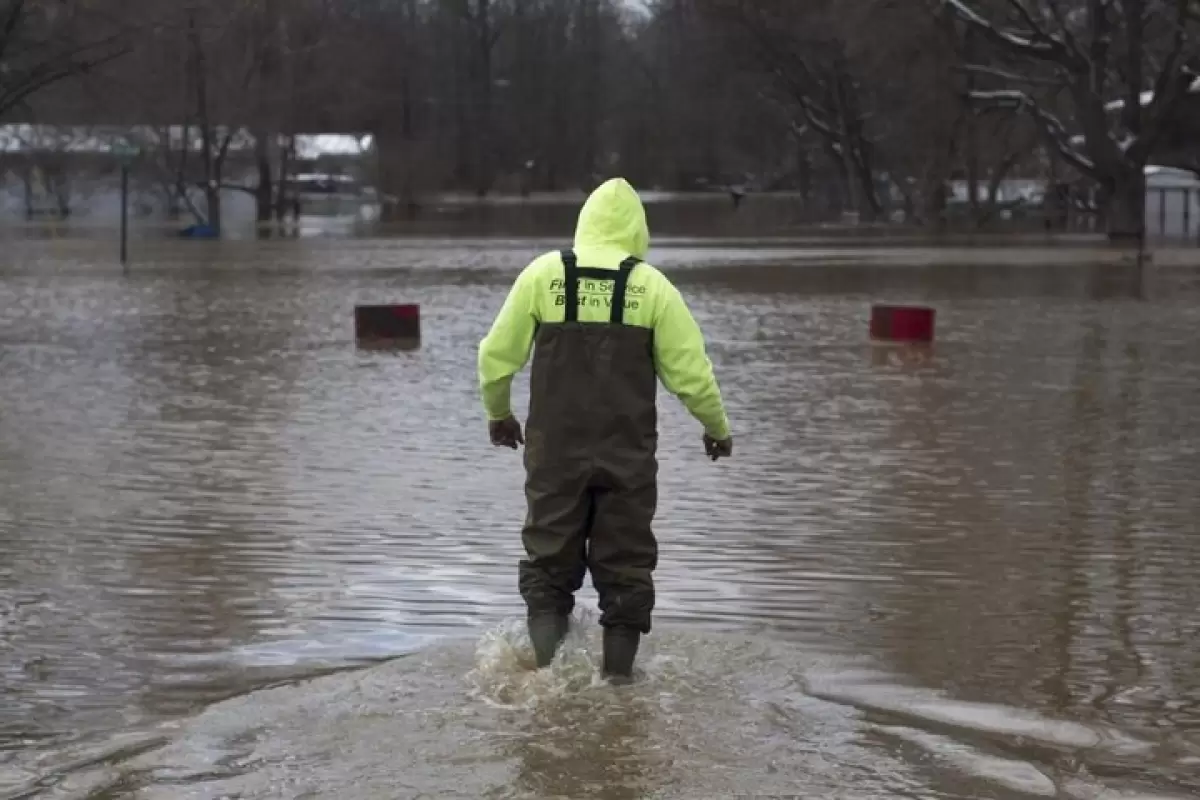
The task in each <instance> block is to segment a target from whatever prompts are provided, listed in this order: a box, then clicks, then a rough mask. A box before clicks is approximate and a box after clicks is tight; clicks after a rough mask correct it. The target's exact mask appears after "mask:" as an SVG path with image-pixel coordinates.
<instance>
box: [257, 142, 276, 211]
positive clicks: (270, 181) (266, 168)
mask: <svg viewBox="0 0 1200 800" xmlns="http://www.w3.org/2000/svg"><path fill="white" fill-rule="evenodd" d="M270 138H271V137H270V136H268V135H267V134H265V133H263V132H261V131H259V132H258V133H256V134H255V136H254V159H255V161H256V162H258V186H257V187H256V188H255V190H254V205H255V212H256V214H255V217H256V219H257V221H258V222H259V223H263V222H270V221H271V212H272V211H273V210H274V208H273V206H274V203H275V179H274V176H273V175H272V174H271V146H270V144H271V142H270Z"/></svg>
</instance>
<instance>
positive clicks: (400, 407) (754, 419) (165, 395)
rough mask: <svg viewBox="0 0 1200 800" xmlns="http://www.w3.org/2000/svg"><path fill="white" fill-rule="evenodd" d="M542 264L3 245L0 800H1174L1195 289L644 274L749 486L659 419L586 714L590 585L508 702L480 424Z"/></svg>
mask: <svg viewBox="0 0 1200 800" xmlns="http://www.w3.org/2000/svg"><path fill="white" fill-rule="evenodd" d="M551 244H553V243H552V242H548V241H547V242H542V241H537V242H535V241H530V240H508V241H500V240H498V241H481V240H476V241H469V240H464V241H456V242H449V241H436V240H407V241H406V240H337V239H324V240H299V241H286V240H284V241H270V242H258V243H256V242H240V243H226V244H220V245H214V244H208V243H176V244H172V243H158V244H153V243H147V242H138V243H137V246H136V247H135V261H134V263H133V264H132V265H131V270H130V274H129V275H128V276H124V277H123V276H122V275H121V274H120V270H119V268H116V267H114V265H113V263H112V261H113V259H112V257H111V254H110V253H107V252H104V251H102V248H101V245H100V244H98V243H97V242H95V241H86V242H85V241H76V242H71V241H62V240H42V241H36V240H28V241H22V242H6V243H4V247H3V250H2V252H0V547H2V551H0V552H2V555H0V798H41V797H45V798H93V799H95V800H98V799H100V798H146V799H150V798H154V799H156V800H157V798H211V799H212V800H216V798H235V797H236V798H338V799H339V800H354V799H355V798H419V797H429V798H433V797H438V798H442V797H462V798H542V797H545V798H550V797H554V798H604V799H605V800H608V799H611V800H626V799H627V798H628V799H630V800H632V799H634V798H725V797H737V796H743V797H754V796H757V797H821V798H864V799H865V798H962V799H963V800H967V799H970V800H975V799H976V798H994V799H999V800H1024V799H1025V798H1042V797H1045V798H1081V799H1086V800H1092V799H1093V798H1124V799H1132V798H1145V799H1147V800H1149V799H1150V798H1153V799H1154V800H1161V799H1165V798H1187V797H1197V796H1200V617H1198V616H1197V608H1198V607H1200V537H1198V535H1197V534H1200V403H1198V402H1197V401H1198V399H1200V351H1198V350H1197V348H1196V331H1197V330H1200V272H1196V271H1191V270H1188V269H1180V268H1173V269H1171V268H1151V269H1150V270H1149V272H1148V273H1147V274H1146V275H1144V276H1137V275H1135V274H1132V273H1131V270H1130V269H1129V268H1126V267H1121V266H1111V265H1110V266H1108V267H1104V268H1089V267H1085V266H1079V265H1076V266H1065V267H1064V266H1060V267H1054V268H1034V267H1008V268H1002V267H987V268H980V267H978V266H973V265H972V264H971V263H970V262H964V263H960V264H957V265H951V266H937V265H934V266H927V267H924V268H922V269H906V268H904V267H900V266H886V267H879V266H873V267H869V268H868V267H861V266H855V265H853V264H838V265H834V266H822V265H821V264H820V263H819V258H814V255H813V251H812V250H811V249H810V250H808V251H807V252H798V251H796V252H791V253H790V254H789V253H788V252H786V251H785V250H784V249H781V246H778V245H777V246H773V248H771V249H761V250H755V249H753V248H745V247H742V246H740V245H739V246H731V245H728V244H727V245H724V246H711V243H710V245H709V246H705V247H699V246H696V245H689V244H686V243H683V244H680V243H675V244H672V243H671V242H667V243H665V244H660V245H659V246H658V247H657V249H656V250H655V252H654V253H653V257H654V260H655V261H656V262H657V263H659V264H660V265H662V266H663V267H664V268H665V269H668V270H669V271H670V273H671V274H672V275H673V276H675V278H676V279H677V281H678V283H679V285H680V287H681V288H682V290H683V291H684V292H685V294H686V296H687V298H688V300H689V302H690V303H691V305H692V307H693V310H694V312H695V314H696V316H697V318H698V319H699V320H700V322H701V324H702V325H703V326H704V328H705V330H706V332H707V335H708V337H709V340H710V349H711V354H712V357H713V360H714V362H715V363H716V365H717V370H718V374H719V376H720V378H721V380H722V382H723V386H724V391H725V394H726V398H727V401H728V405H729V410H730V414H731V416H732V420H733V426H734V430H735V437H736V456H735V458H734V459H732V460H730V461H727V462H726V461H722V462H720V463H718V464H712V463H710V462H708V461H707V460H705V459H704V457H703V451H702V448H701V445H700V441H699V431H698V430H697V429H696V426H695V425H694V424H693V423H692V422H691V421H690V420H689V419H688V418H687V416H686V414H685V413H684V412H683V411H682V410H681V408H680V407H679V404H678V403H677V402H676V401H675V400H673V399H672V398H669V397H666V396H665V395H664V396H663V397H662V400H661V404H660V408H661V420H662V422H661V428H662V441H661V461H662V503H661V506H660V511H659V517H658V527H657V529H658V533H659V536H660V540H661V545H662V559H661V567H660V569H659V572H658V586H659V608H658V613H657V617H656V621H657V622H656V630H655V632H654V633H653V635H652V636H651V637H649V639H648V640H647V642H646V644H645V646H644V649H643V655H642V658H641V661H640V668H641V670H642V675H641V676H640V680H639V681H638V682H637V683H636V684H635V685H634V686H632V687H628V688H624V689H614V688H611V687H608V686H606V685H604V684H603V683H602V682H601V681H599V680H597V678H596V669H595V666H596V661H597V658H598V632H597V629H596V625H595V618H594V615H593V614H591V613H590V610H591V609H592V608H594V605H595V595H594V592H593V591H592V590H591V588H590V587H588V588H586V589H585V590H584V592H583V593H582V595H581V600H582V603H581V605H582V606H583V610H582V611H581V614H580V618H579V619H578V620H577V626H576V629H575V631H574V632H573V633H572V637H571V639H570V641H569V643H568V645H567V646H566V647H565V648H564V650H563V653H562V657H561V659H560V662H559V663H557V664H556V665H555V667H554V668H553V669H551V670H549V671H544V672H534V671H531V670H530V669H529V668H528V665H529V659H530V653H529V649H528V643H527V641H525V639H524V638H523V634H522V632H521V626H520V618H521V614H522V608H521V605H520V600H519V597H518V595H517V592H516V574H515V568H516V560H517V559H518V558H519V555H520V544H519V539H518V528H519V525H520V522H521V520H522V515H523V502H522V496H521V471H520V468H519V460H518V457H517V456H516V455H515V454H513V453H512V452H511V451H499V450H494V449H493V448H491V447H490V446H489V445H488V443H487V440H486V432H485V429H484V426H483V425H482V422H481V419H480V410H479V407H478V401H477V398H476V393H475V383H474V381H475V373H474V358H475V347H476V344H477V342H478V340H479V338H480V337H481V336H482V335H483V333H484V332H485V331H486V328H487V326H488V324H489V322H490V320H491V317H492V315H493V314H494V312H495V311H496V310H497V308H498V307H499V305H500V303H501V301H502V299H503V296H504V293H505V291H506V289H507V286H508V283H509V281H510V280H511V278H512V277H513V275H514V274H515V272H516V270H517V269H518V268H519V267H520V266H521V265H522V264H523V263H524V262H525V260H526V259H527V258H528V257H529V256H531V255H532V254H533V253H535V252H536V251H537V250H539V249H540V248H541V247H543V246H549V245H551ZM793 261H796V262H803V263H792V262H793ZM394 301H396V302H399V301H412V302H419V303H420V304H421V307H422V315H423V325H424V340H423V341H422V343H421V346H420V348H419V349H415V350H403V351H368V350H360V349H358V348H356V347H355V344H354V341H353V338H352V321H351V319H352V313H351V312H352V308H353V306H354V304H355V303H364V302H394ZM877 301H889V302H908V301H916V302H925V303H931V304H933V305H935V306H936V308H937V310H938V323H937V324H938V331H939V336H938V342H937V343H936V345H935V346H934V347H933V348H932V349H929V350H914V349H908V348H897V347H882V346H876V345H872V344H870V343H869V342H868V341H867V339H866V323H867V314H868V310H869V306H870V304H871V303H872V302H877ZM526 386H527V383H526V382H525V380H524V378H522V379H521V380H518V382H517V386H516V390H515V391H516V397H517V399H518V409H523V408H524V407H525V396H524V392H525V389H526Z"/></svg>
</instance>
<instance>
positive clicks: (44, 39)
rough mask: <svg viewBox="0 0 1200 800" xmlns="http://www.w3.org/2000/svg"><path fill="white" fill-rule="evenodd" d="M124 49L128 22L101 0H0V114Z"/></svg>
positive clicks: (0, 117) (5, 113)
mask: <svg viewBox="0 0 1200 800" xmlns="http://www.w3.org/2000/svg"><path fill="white" fill-rule="evenodd" d="M130 48H131V40H130V28H129V26H128V25H127V24H126V22H125V21H124V20H123V19H121V18H120V17H118V16H116V15H115V14H112V13H109V10H108V9H106V8H105V7H104V4H100V5H99V6H97V5H96V4H80V3H71V4H67V3H38V2H32V0H0V119H3V118H5V117H6V116H8V115H9V114H10V113H11V112H12V111H14V110H15V109H18V108H21V107H22V106H24V104H25V103H26V101H27V100H29V98H31V97H32V96H33V95H35V94H37V93H38V92H40V91H42V90H43V89H45V88H47V87H49V86H52V85H54V84H56V83H58V82H60V81H63V80H66V79H68V78H71V77H74V76H77V75H81V74H84V73H87V72H89V71H91V70H93V69H95V68H97V67H98V66H100V65H101V64H105V63H107V62H109V61H112V60H114V59H117V58H119V57H121V56H122V55H125V54H126V53H128V52H129V50H130Z"/></svg>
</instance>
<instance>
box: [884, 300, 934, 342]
mask: <svg viewBox="0 0 1200 800" xmlns="http://www.w3.org/2000/svg"><path fill="white" fill-rule="evenodd" d="M935 316H936V312H935V311H934V310H933V309H932V308H925V307H923V306H872V307H871V338H872V339H877V340H882V341H889V342H932V341H933V323H934V318H935Z"/></svg>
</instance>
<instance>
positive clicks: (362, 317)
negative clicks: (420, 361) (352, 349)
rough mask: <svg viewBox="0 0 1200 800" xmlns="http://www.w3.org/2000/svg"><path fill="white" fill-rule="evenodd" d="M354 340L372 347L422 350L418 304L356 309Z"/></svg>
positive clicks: (369, 306) (359, 307) (357, 307)
mask: <svg viewBox="0 0 1200 800" xmlns="http://www.w3.org/2000/svg"><path fill="white" fill-rule="evenodd" d="M354 338H355V340H356V341H357V342H358V344H359V345H365V346H368V347H395V348H401V349H412V348H415V347H418V346H419V345H420V344H421V307H420V306H419V305H417V304H415V303H404V304H387V305H365V306H355V307H354Z"/></svg>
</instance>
